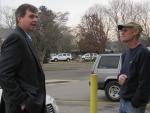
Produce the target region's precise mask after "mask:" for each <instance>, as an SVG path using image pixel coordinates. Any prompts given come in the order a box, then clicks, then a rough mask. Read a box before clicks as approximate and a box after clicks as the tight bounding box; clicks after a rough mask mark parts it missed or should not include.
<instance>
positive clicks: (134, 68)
mask: <svg viewBox="0 0 150 113" xmlns="http://www.w3.org/2000/svg"><path fill="white" fill-rule="evenodd" d="M120 74H126V75H127V76H128V79H127V81H126V82H125V84H124V85H123V86H122V87H121V91H120V96H121V98H123V99H126V100H130V101H131V102H132V104H133V106H134V107H139V106H141V105H144V104H146V103H147V102H148V99H149V91H150V52H149V51H148V50H147V49H146V48H145V47H143V46H142V45H139V46H138V47H137V48H135V49H132V50H128V51H126V52H125V53H124V54H123V55H122V68H121V73H120Z"/></svg>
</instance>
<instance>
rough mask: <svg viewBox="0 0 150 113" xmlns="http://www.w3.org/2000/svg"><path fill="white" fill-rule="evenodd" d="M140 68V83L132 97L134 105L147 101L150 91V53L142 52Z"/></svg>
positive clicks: (137, 105)
mask: <svg viewBox="0 0 150 113" xmlns="http://www.w3.org/2000/svg"><path fill="white" fill-rule="evenodd" d="M138 70H139V73H138V74H139V85H138V88H137V90H136V93H135V95H134V97H133V98H132V105H133V106H134V107H139V106H140V105H142V104H143V103H147V101H148V99H149V93H150V53H142V55H141V58H140V64H138Z"/></svg>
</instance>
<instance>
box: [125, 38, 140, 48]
mask: <svg viewBox="0 0 150 113" xmlns="http://www.w3.org/2000/svg"><path fill="white" fill-rule="evenodd" d="M139 44H140V41H139V40H132V41H130V42H128V43H127V45H128V48H130V49H133V48H136V47H137V46H138V45H139Z"/></svg>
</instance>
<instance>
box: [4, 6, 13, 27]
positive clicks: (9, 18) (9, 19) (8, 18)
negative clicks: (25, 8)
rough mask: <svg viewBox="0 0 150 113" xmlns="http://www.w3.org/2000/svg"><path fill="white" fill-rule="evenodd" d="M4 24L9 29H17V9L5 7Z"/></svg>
mask: <svg viewBox="0 0 150 113" xmlns="http://www.w3.org/2000/svg"><path fill="white" fill-rule="evenodd" d="M2 16H3V19H2V20H3V23H4V24H5V25H6V26H7V27H8V28H9V29H14V27H15V23H16V21H15V9H12V8H10V7H5V8H4V9H3V11H2Z"/></svg>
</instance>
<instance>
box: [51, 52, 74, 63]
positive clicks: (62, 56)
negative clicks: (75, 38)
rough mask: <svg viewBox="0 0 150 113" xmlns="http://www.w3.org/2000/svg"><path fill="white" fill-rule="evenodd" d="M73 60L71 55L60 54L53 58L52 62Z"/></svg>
mask: <svg viewBox="0 0 150 113" xmlns="http://www.w3.org/2000/svg"><path fill="white" fill-rule="evenodd" d="M70 60H72V55H71V53H59V54H57V55H54V56H51V58H50V61H55V62H57V61H70Z"/></svg>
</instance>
